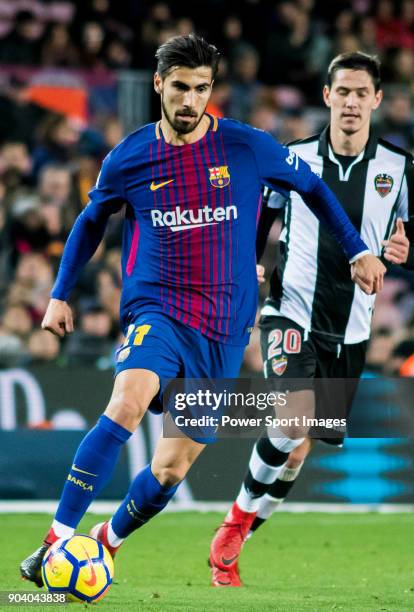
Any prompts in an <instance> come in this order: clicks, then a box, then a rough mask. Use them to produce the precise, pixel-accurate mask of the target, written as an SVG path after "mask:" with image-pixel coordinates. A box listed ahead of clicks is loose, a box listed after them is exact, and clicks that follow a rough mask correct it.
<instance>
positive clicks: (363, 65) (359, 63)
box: [327, 51, 381, 92]
mask: <svg viewBox="0 0 414 612" xmlns="http://www.w3.org/2000/svg"><path fill="white" fill-rule="evenodd" d="M380 66H381V64H380V61H379V59H378V57H377V56H376V55H368V53H362V51H353V52H352V53H341V55H337V56H336V57H334V59H333V60H332V61H331V63H330V64H329V68H328V79H327V80H328V87H331V86H332V83H333V81H334V79H335V74H336V73H337V72H338V70H344V69H346V70H365V72H368V74H369V75H371V78H372V82H373V83H374V87H375V91H376V92H377V91H378V90H379V89H380V88H381V70H380Z"/></svg>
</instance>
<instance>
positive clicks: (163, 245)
mask: <svg viewBox="0 0 414 612" xmlns="http://www.w3.org/2000/svg"><path fill="white" fill-rule="evenodd" d="M210 121H211V124H210V129H209V130H208V131H207V133H206V134H205V136H204V137H203V138H201V139H200V140H199V141H197V142H195V143H193V144H186V145H182V146H174V145H170V144H168V143H167V142H166V141H165V140H164V138H163V134H162V131H161V128H160V123H157V124H150V125H147V126H145V127H143V128H141V129H139V130H137V131H136V132H133V133H132V134H130V135H129V136H127V137H126V138H125V139H124V140H123V141H122V142H121V143H120V144H119V145H118V146H117V147H116V148H115V149H113V150H112V151H111V153H110V154H109V155H108V156H107V157H106V159H105V160H104V162H103V165H102V169H101V173H100V175H99V177H98V180H97V184H96V186H95V188H94V189H93V190H92V191H91V192H90V194H89V195H90V203H89V204H88V206H87V207H86V208H85V210H84V211H83V212H82V213H81V215H80V216H79V217H78V219H77V221H76V223H75V225H74V228H73V230H72V232H71V235H70V237H69V239H68V242H67V244H66V247H65V251H64V254H63V257H62V262H61V266H60V269H59V273H58V277H57V280H56V283H55V286H54V288H53V291H52V297H54V298H57V299H63V300H66V299H67V298H68V297H69V295H70V292H71V290H72V288H73V286H74V284H75V282H76V279H77V276H78V274H79V271H80V269H81V267H82V266H83V265H84V264H85V263H86V262H87V261H88V259H89V258H90V257H91V255H92V254H93V252H94V251H95V249H96V247H97V245H98V244H99V242H100V240H101V239H102V237H103V234H104V231H105V226H106V222H107V219H108V217H109V215H111V214H112V213H114V212H116V211H118V210H120V209H121V208H122V206H124V205H126V207H125V222H124V230H123V246H122V273H123V289H122V298H121V322H122V325H123V327H124V328H125V327H126V325H127V324H128V321H129V320H130V319H131V317H132V316H133V315H135V314H137V313H140V312H149V311H161V312H163V313H166V314H167V315H169V316H171V317H173V318H174V319H177V320H179V321H181V322H182V323H184V324H186V325H189V326H191V327H193V328H196V329H198V330H199V331H200V332H201V333H203V334H205V335H206V336H208V337H210V338H212V339H214V340H217V341H220V342H227V343H231V344H244V343H246V342H248V338H249V333H250V331H251V328H252V326H253V324H254V319H255V313H256V306H257V278H256V267H255V266H256V257H255V241H256V225H257V219H258V214H259V212H260V194H261V190H262V186H263V184H266V185H268V186H269V187H271V188H272V189H276V190H278V191H279V192H282V193H286V194H287V193H288V192H289V191H291V190H294V191H297V192H299V193H300V194H301V195H302V197H303V199H304V201H305V202H306V203H307V204H308V206H309V207H310V208H311V209H312V211H313V212H314V213H315V214H316V215H317V216H318V218H319V219H320V220H321V221H322V222H324V223H326V224H327V225H328V227H329V228H330V230H331V232H332V233H333V234H334V235H335V236H336V237H337V239H338V241H339V242H340V243H341V245H342V247H343V249H344V251H345V252H346V254H347V256H348V258H349V259H351V258H353V257H354V256H355V255H357V254H359V253H361V252H362V251H366V250H367V247H366V246H365V244H364V243H363V242H362V240H361V239H360V237H359V235H358V234H357V232H356V230H355V229H354V228H353V226H352V224H351V223H350V221H349V219H348V217H347V216H346V215H345V213H344V211H343V210H342V208H341V207H340V205H339V203H338V201H337V200H336V198H335V196H334V195H333V194H332V192H331V191H330V190H329V189H328V188H327V187H326V185H325V184H324V183H323V182H322V181H321V179H320V178H318V177H317V176H316V175H315V174H314V173H313V172H312V171H311V170H310V167H309V166H308V165H307V164H306V163H305V162H303V161H302V160H300V159H299V158H298V157H297V156H296V155H295V154H294V153H292V152H290V151H289V150H288V149H287V148H286V147H283V146H281V145H280V144H278V143H277V142H276V141H275V140H274V139H273V138H272V137H271V136H270V135H269V134H267V133H266V132H263V131H261V130H257V129H254V128H252V127H250V126H247V125H244V124H241V123H239V122H237V121H233V120H230V119H220V120H218V119H216V118H213V117H211V118H210ZM304 273H306V271H304Z"/></svg>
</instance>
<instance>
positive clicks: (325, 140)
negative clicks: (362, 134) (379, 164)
mask: <svg viewBox="0 0 414 612" xmlns="http://www.w3.org/2000/svg"><path fill="white" fill-rule="evenodd" d="M330 129H331V125H330V124H329V123H328V125H327V126H326V128H325V129H324V130H323V131H322V132H321V134H320V136H319V147H318V155H322V157H328V158H329V157H330V155H329V149H330V147H331V139H330V136H329V133H330ZM377 144H378V137H377V136H376V134H375V133H374V131H373V130H372V129H371V130H370V132H369V138H368V142H367V144H366V145H365V149H364V154H363V156H362V157H361V159H374V157H375V154H376V151H377ZM361 159H360V157H359V155H358V161H361Z"/></svg>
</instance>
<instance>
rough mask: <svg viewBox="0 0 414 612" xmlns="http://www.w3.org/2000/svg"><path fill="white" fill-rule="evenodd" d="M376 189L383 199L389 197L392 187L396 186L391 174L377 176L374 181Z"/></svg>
mask: <svg viewBox="0 0 414 612" xmlns="http://www.w3.org/2000/svg"><path fill="white" fill-rule="evenodd" d="M374 184H375V189H376V191H377V192H378V193H379V195H380V196H381V197H382V198H385V196H387V195H388V194H389V193H390V191H391V189H392V186H393V185H394V179H393V178H392V176H390V175H389V174H377V176H376V177H375V179H374Z"/></svg>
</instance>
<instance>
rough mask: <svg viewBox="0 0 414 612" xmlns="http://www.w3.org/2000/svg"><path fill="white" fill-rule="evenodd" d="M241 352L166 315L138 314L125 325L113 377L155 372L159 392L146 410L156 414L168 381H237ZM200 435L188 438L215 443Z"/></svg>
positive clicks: (209, 438) (238, 348) (160, 407)
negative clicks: (128, 372) (139, 371)
mask: <svg viewBox="0 0 414 612" xmlns="http://www.w3.org/2000/svg"><path fill="white" fill-rule="evenodd" d="M244 350H245V346H233V345H230V344H223V343H222V342H216V341H215V340H211V339H209V338H207V337H206V336H204V335H203V334H201V333H200V332H199V331H197V330H196V329H193V328H192V327H189V326H187V325H184V324H183V323H180V322H179V321H177V320H175V319H173V318H171V317H169V316H168V315H165V314H162V313H155V312H150V313H148V314H140V315H137V317H136V319H135V320H134V319H133V320H132V322H131V323H130V325H129V326H128V330H127V334H126V339H125V342H124V344H123V345H122V346H121V347H120V348H119V349H118V351H117V354H116V365H115V376H116V375H118V374H119V373H120V372H123V371H124V370H131V369H135V368H142V369H145V370H151V371H152V372H155V373H156V374H157V375H158V377H159V379H160V391H159V393H158V395H157V396H156V397H155V398H154V399H153V401H152V402H151V404H150V406H149V409H150V411H151V412H154V413H156V414H160V413H161V412H162V411H163V406H162V399H163V392H164V390H165V387H166V385H167V383H168V381H169V380H171V379H174V378H198V379H199V378H204V379H223V378H224V379H225V378H237V377H238V375H239V372H240V367H241V364H242V361H243V354H244ZM204 433H206V432H204ZM204 433H203V436H202V438H199V437H198V436H193V435H190V436H189V437H191V438H193V439H194V440H196V441H199V442H202V443H203V444H206V443H208V442H214V441H215V436H210V435H209V434H208V435H207V433H206V435H204ZM210 433H211V431H210Z"/></svg>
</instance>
